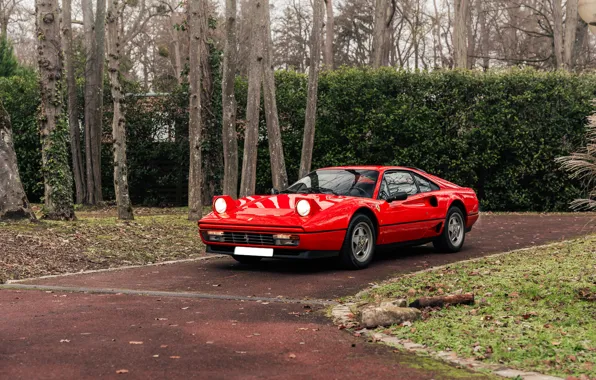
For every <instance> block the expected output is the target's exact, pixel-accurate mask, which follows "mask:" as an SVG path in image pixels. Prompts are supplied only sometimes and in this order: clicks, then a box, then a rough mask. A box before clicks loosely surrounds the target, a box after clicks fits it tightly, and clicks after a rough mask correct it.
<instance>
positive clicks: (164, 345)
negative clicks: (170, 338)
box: [159, 344, 168, 348]
mask: <svg viewBox="0 0 596 380" xmlns="http://www.w3.org/2000/svg"><path fill="white" fill-rule="evenodd" d="M167 346H168V345H167V344H162V345H161V346H159V347H160V348H166V347H167Z"/></svg>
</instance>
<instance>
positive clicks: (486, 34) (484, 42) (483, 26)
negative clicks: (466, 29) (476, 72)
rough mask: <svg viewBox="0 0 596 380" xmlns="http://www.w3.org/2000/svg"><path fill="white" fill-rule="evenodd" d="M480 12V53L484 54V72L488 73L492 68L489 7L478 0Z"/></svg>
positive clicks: (477, 6)
mask: <svg viewBox="0 0 596 380" xmlns="http://www.w3.org/2000/svg"><path fill="white" fill-rule="evenodd" d="M476 8H477V10H476V11H477V12H478V23H479V24H480V41H481V42H480V52H481V54H482V70H484V71H487V70H488V69H489V67H490V58H489V54H490V29H489V25H488V22H487V20H486V12H487V9H488V7H487V6H486V4H485V2H484V1H483V0H476Z"/></svg>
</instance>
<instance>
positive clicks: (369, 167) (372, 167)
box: [319, 165, 424, 173]
mask: <svg viewBox="0 0 596 380" xmlns="http://www.w3.org/2000/svg"><path fill="white" fill-rule="evenodd" d="M332 169H355V170H379V171H383V170H415V171H419V172H423V173H424V170H421V169H418V168H412V167H408V166H383V165H350V166H332V167H329V168H321V169H319V170H332Z"/></svg>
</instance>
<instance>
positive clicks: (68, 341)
mask: <svg viewBox="0 0 596 380" xmlns="http://www.w3.org/2000/svg"><path fill="white" fill-rule="evenodd" d="M60 343H70V340H68V339H60Z"/></svg>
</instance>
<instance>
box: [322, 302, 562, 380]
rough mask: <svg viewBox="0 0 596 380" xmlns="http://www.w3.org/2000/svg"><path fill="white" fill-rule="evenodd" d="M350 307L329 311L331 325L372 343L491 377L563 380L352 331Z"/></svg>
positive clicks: (408, 342) (407, 341)
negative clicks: (490, 375) (331, 319)
mask: <svg viewBox="0 0 596 380" xmlns="http://www.w3.org/2000/svg"><path fill="white" fill-rule="evenodd" d="M352 306H356V304H355V303H348V304H343V305H338V306H335V307H333V309H332V310H331V316H332V318H333V323H334V324H336V325H339V326H340V327H342V326H343V327H345V328H346V329H348V330H349V331H350V332H354V333H358V334H360V335H362V336H365V337H368V338H371V339H372V341H373V342H380V343H382V344H385V345H387V346H390V347H395V348H398V349H402V350H405V351H407V352H410V353H415V354H417V355H425V356H430V357H432V358H434V359H439V360H442V361H444V362H447V363H449V364H454V365H456V366H458V367H464V368H467V369H471V370H473V371H487V372H490V373H492V374H493V375H497V376H501V377H505V378H510V379H512V378H517V379H520V378H521V379H523V380H564V379H563V378H561V377H556V376H550V375H543V374H541V373H538V372H531V371H520V370H517V369H514V368H509V367H505V366H502V365H498V364H488V363H484V362H481V361H479V360H475V359H470V358H462V357H459V356H457V354H456V353H455V352H448V351H434V350H432V349H430V348H428V347H427V346H424V345H422V344H418V343H414V342H412V341H410V340H407V339H399V338H396V337H394V336H391V335H387V334H384V333H380V332H375V331H374V330H369V329H362V330H357V331H356V330H354V327H357V326H358V322H356V321H355V320H354V315H353V313H352V310H351V307H352Z"/></svg>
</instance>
